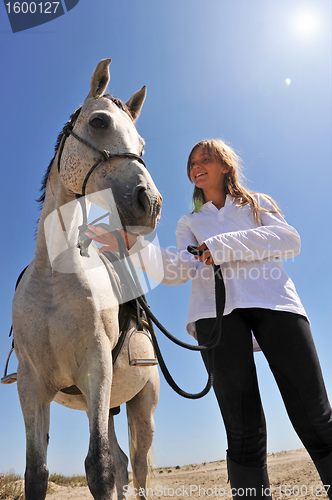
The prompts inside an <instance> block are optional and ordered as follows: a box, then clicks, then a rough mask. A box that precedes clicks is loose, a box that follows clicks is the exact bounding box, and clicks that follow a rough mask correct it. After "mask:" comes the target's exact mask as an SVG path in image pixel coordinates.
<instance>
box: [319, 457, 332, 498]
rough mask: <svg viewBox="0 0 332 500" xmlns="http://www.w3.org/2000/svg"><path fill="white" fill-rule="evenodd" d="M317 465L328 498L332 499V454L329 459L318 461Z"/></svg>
mask: <svg viewBox="0 0 332 500" xmlns="http://www.w3.org/2000/svg"><path fill="white" fill-rule="evenodd" d="M315 465H316V469H317V470H318V473H319V475H320V478H321V480H322V483H323V485H324V486H325V489H326V493H327V494H328V497H329V498H332V453H329V454H328V455H327V457H324V458H321V459H320V460H317V462H315Z"/></svg>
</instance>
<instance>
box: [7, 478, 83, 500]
mask: <svg viewBox="0 0 332 500" xmlns="http://www.w3.org/2000/svg"><path fill="white" fill-rule="evenodd" d="M52 483H53V484H58V485H59V486H72V487H73V488H74V487H77V486H87V481H86V477H85V476H70V477H66V476H63V475H62V474H50V477H49V486H48V493H51V492H52ZM24 499H25V495H24V480H23V478H22V476H19V475H18V474H16V473H15V472H9V473H6V474H0V500H24Z"/></svg>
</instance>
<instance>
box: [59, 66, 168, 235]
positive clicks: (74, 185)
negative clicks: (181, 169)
mask: <svg viewBox="0 0 332 500" xmlns="http://www.w3.org/2000/svg"><path fill="white" fill-rule="evenodd" d="M110 62H111V59H104V60H102V61H100V63H99V64H98V66H97V67H96V69H95V71H94V73H93V75H92V78H91V89H90V93H89V95H88V96H87V98H86V100H85V102H84V104H83V106H82V108H81V110H80V112H79V114H78V117H77V119H76V122H75V124H74V127H73V134H70V135H69V136H68V137H67V138H66V140H65V142H64V146H63V150H62V152H61V158H60V161H59V172H60V176H61V180H62V183H63V184H64V186H65V187H66V188H67V189H68V190H70V191H71V192H73V193H75V194H78V195H81V194H82V190H83V191H84V192H83V194H86V195H89V194H92V193H95V194H94V195H93V196H94V199H95V200H96V199H97V200H98V202H97V204H98V205H100V206H102V207H103V208H105V209H106V210H110V209H111V205H112V201H113V200H111V199H108V196H107V193H110V192H111V196H110V198H114V201H115V204H116V207H117V210H118V212H119V215H120V218H121V221H122V224H123V225H124V226H126V227H129V226H130V227H131V228H132V227H135V228H136V229H137V230H136V232H137V233H139V234H148V233H149V232H151V231H152V230H153V229H154V228H155V225H156V223H157V221H158V219H159V216H160V210H161V196H160V194H159V192H158V190H157V188H156V186H155V184H154V182H153V180H152V178H151V176H150V174H149V172H148V171H147V169H146V167H145V164H144V162H143V161H142V160H141V156H142V154H143V150H144V140H143V139H142V138H141V137H140V136H139V134H138V132H137V130H136V127H135V124H134V122H135V120H136V118H137V117H138V116H139V114H140V111H141V108H142V106H143V102H144V100H145V96H146V89H145V87H143V88H142V89H141V90H139V91H138V92H136V93H135V94H134V95H133V96H132V97H131V98H130V99H129V101H128V102H127V103H126V104H124V103H122V102H121V101H120V100H118V99H114V98H112V97H111V96H108V95H105V90H106V88H107V85H108V82H109V79H110V76H109V69H108V67H109V64H110ZM105 152H106V153H105ZM126 155H127V156H126ZM93 166H95V168H93V169H92V171H91V167H93ZM112 195H113V196H112ZM114 201H113V204H114Z"/></svg>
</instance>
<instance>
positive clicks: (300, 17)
mask: <svg viewBox="0 0 332 500" xmlns="http://www.w3.org/2000/svg"><path fill="white" fill-rule="evenodd" d="M293 26H294V30H295V32H296V33H297V34H298V35H300V36H302V37H311V36H313V35H315V34H316V33H317V32H318V28H319V20H318V16H317V14H315V13H314V12H310V11H306V12H301V13H300V14H297V15H296V16H295V17H294V24H293Z"/></svg>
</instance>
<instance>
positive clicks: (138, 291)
mask: <svg viewBox="0 0 332 500" xmlns="http://www.w3.org/2000/svg"><path fill="white" fill-rule="evenodd" d="M79 112H80V110H77V111H76V112H75V113H74V115H73V117H72V119H71V121H70V122H69V123H68V124H67V125H66V126H65V127H64V128H63V137H62V139H61V142H60V145H59V151H58V172H59V173H60V161H61V155H62V152H63V148H64V144H65V140H66V138H67V137H68V136H69V135H72V136H73V137H74V138H75V139H76V140H78V141H79V142H81V143H82V144H84V145H85V146H87V147H88V148H90V149H92V150H93V151H94V152H96V153H97V154H98V155H99V158H98V159H97V160H96V161H95V163H94V164H93V165H92V167H91V168H90V170H89V171H88V173H87V175H86V177H85V179H84V181H83V185H82V194H77V195H76V197H77V198H78V200H79V201H80V205H81V207H82V214H83V224H82V225H81V226H80V227H79V228H78V229H79V239H78V244H77V246H78V248H80V253H81V255H82V256H86V257H88V256H89V254H88V251H87V250H88V247H89V245H90V243H91V241H92V240H91V239H90V238H89V237H87V236H86V234H85V233H86V231H87V229H88V222H87V210H86V203H85V194H86V186H87V183H88V180H89V178H90V177H91V174H92V173H93V172H94V171H95V170H96V168H97V167H98V166H99V165H100V164H101V163H102V162H103V161H109V162H110V161H112V160H118V159H123V158H128V159H131V160H137V161H139V162H140V163H141V164H142V165H144V167H146V165H145V163H144V160H143V159H142V158H141V157H140V156H138V155H136V154H134V153H123V154H111V153H110V151H107V150H100V149H98V148H96V147H95V146H93V145H92V144H90V143H89V142H88V141H86V140H85V139H83V138H82V137H80V136H78V135H77V134H76V133H75V132H74V131H73V127H74V124H75V122H76V120H77V118H78V115H79ZM106 215H108V214H106ZM103 217H104V216H103ZM103 217H100V218H98V219H97V220H100V219H102V218H103ZM97 220H96V221H97ZM96 221H94V222H93V223H96ZM93 223H92V224H91V225H93ZM112 234H113V235H114V236H115V238H116V239H117V242H118V247H119V253H120V259H121V260H122V261H123V262H125V261H126V262H127V263H128V266H129V269H130V272H129V270H128V268H127V266H126V265H125V264H124V266H123V267H124V272H123V273H122V277H123V276H125V280H126V282H127V286H128V287H129V289H130V290H132V292H133V293H134V295H133V296H134V297H137V299H136V300H137V302H138V304H139V306H140V307H141V309H143V311H144V312H145V314H146V317H147V321H148V324H149V330H150V334H151V339H152V343H153V346H154V349H155V353H156V356H157V359H158V362H159V365H160V369H161V371H162V373H163V375H164V377H165V379H166V381H167V382H168V384H169V385H170V386H171V387H172V389H173V390H174V391H175V392H177V393H178V394H179V395H180V396H183V397H185V398H188V399H198V398H201V397H203V396H205V395H206V394H207V393H208V392H209V390H210V389H211V386H212V384H213V375H212V356H211V355H210V352H209V353H208V355H209V360H208V381H207V384H206V386H205V388H204V389H203V390H202V391H201V392H199V393H196V394H191V393H188V392H186V391H184V390H182V389H181V388H180V387H179V386H178V385H177V384H176V382H175V381H174V379H173V378H172V376H171V374H170V373H169V371H168V369H167V366H166V364H165V362H164V359H163V357H162V354H161V351H160V348H159V345H158V342H157V337H156V334H155V331H154V327H153V323H154V324H155V325H156V326H157V327H158V329H159V330H160V331H161V332H162V333H163V334H164V335H165V336H166V337H167V338H168V339H170V340H171V341H172V342H174V343H175V344H177V345H179V346H180V347H183V348H185V349H189V350H191V351H200V352H202V351H211V349H213V348H214V347H215V346H216V345H217V344H218V342H219V340H220V337H221V323H222V316H223V311H224V307H225V285H224V281H223V278H222V273H221V270H220V267H219V266H216V265H214V264H212V265H213V270H214V276H215V296H216V309H217V318H216V323H215V326H214V328H213V331H212V333H211V336H212V340H210V341H209V342H208V344H206V345H200V346H199V345H198V346H197V345H192V344H187V343H185V342H182V341H181V340H179V339H177V338H176V337H174V336H173V335H172V334H171V333H170V332H169V331H168V330H166V328H164V327H163V325H162V324H161V323H160V322H159V321H158V319H157V318H156V317H155V316H154V314H153V313H152V312H151V311H150V308H149V305H148V303H147V301H146V298H145V295H144V293H143V290H142V287H141V284H140V282H139V279H138V276H137V273H136V270H135V267H134V265H133V263H132V261H131V259H130V255H129V253H128V250H127V247H126V244H125V241H124V239H123V238H122V236H121V234H120V233H119V232H118V231H112ZM107 253H108V252H106V253H105V254H106V257H107ZM109 253H112V252H109ZM139 316H140V315H139V314H138V321H139Z"/></svg>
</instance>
